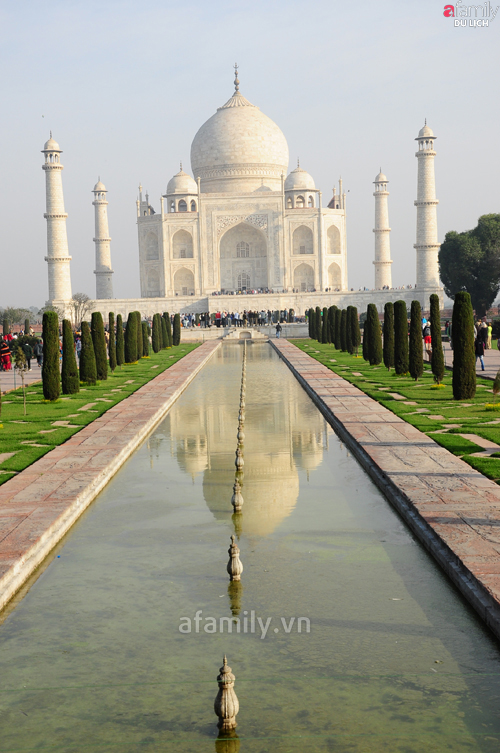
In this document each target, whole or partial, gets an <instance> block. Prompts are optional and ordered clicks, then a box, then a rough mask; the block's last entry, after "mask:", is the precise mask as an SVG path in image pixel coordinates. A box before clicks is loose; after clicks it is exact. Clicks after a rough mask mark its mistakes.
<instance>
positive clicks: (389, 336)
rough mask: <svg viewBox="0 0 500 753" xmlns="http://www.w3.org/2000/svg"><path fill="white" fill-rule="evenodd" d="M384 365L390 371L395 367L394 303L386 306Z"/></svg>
mask: <svg viewBox="0 0 500 753" xmlns="http://www.w3.org/2000/svg"><path fill="white" fill-rule="evenodd" d="M384 365H385V367H386V369H388V370H389V371H390V370H391V369H393V368H394V304H393V303H390V302H389V303H386V304H385V306H384Z"/></svg>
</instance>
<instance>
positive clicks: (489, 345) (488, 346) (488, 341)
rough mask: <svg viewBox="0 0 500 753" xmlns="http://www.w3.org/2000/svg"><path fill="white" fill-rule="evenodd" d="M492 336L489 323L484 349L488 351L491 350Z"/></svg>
mask: <svg viewBox="0 0 500 753" xmlns="http://www.w3.org/2000/svg"><path fill="white" fill-rule="evenodd" d="M492 334H493V327H492V326H491V322H490V323H489V324H488V329H487V334H486V347H487V348H488V350H491V336H492Z"/></svg>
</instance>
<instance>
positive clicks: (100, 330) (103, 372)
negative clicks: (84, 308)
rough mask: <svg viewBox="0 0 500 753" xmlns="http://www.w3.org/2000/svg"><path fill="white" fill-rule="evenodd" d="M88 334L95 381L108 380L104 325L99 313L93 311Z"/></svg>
mask: <svg viewBox="0 0 500 753" xmlns="http://www.w3.org/2000/svg"><path fill="white" fill-rule="evenodd" d="M90 334H91V335H92V345H93V346H94V355H95V365H96V371H97V379H99V380H100V381H102V380H104V379H107V378H108V357H107V353H106V338H105V337H104V323H103V321H102V314H101V313H100V311H94V313H93V314H92V318H91V322H90Z"/></svg>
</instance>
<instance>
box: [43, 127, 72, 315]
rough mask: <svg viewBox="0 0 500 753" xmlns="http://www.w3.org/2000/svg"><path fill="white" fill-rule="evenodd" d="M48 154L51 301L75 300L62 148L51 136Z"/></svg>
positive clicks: (47, 206)
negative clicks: (73, 298) (71, 274)
mask: <svg viewBox="0 0 500 753" xmlns="http://www.w3.org/2000/svg"><path fill="white" fill-rule="evenodd" d="M42 153H43V154H45V164H44V165H42V170H44V171H45V194H46V210H47V211H46V212H45V214H44V217H45V219H46V220H47V256H46V257H45V261H46V262H47V263H48V265H49V301H70V300H71V276H70V266H69V263H70V261H71V256H70V255H69V253H68V236H67V234H66V218H67V216H68V215H67V214H66V212H65V211H64V197H63V188H62V170H63V166H62V165H61V162H60V156H59V155H60V154H62V152H61V149H60V148H59V144H58V143H57V141H54V139H53V138H52V131H51V132H50V138H49V140H48V141H46V142H45V146H44V147H43V149H42Z"/></svg>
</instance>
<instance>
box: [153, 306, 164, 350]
mask: <svg viewBox="0 0 500 753" xmlns="http://www.w3.org/2000/svg"><path fill="white" fill-rule="evenodd" d="M151 339H152V346H153V352H154V353H159V351H160V350H161V347H162V345H161V317H160V315H159V314H155V315H154V316H153V336H152V338H151Z"/></svg>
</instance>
